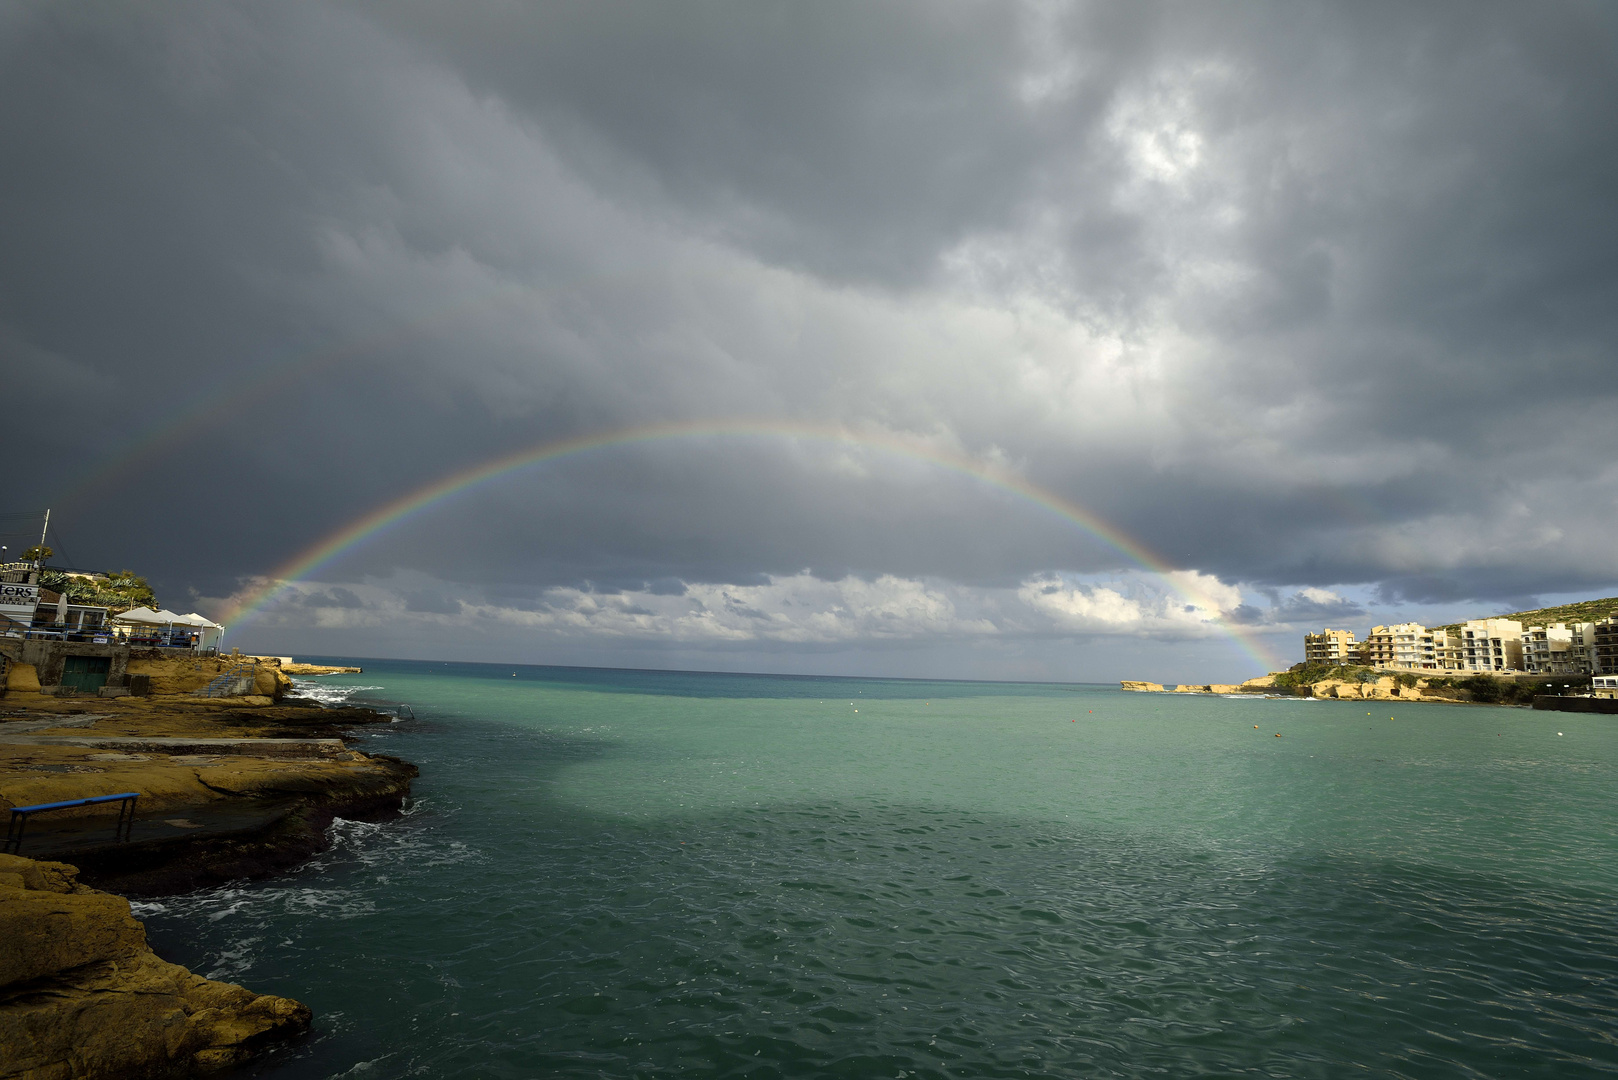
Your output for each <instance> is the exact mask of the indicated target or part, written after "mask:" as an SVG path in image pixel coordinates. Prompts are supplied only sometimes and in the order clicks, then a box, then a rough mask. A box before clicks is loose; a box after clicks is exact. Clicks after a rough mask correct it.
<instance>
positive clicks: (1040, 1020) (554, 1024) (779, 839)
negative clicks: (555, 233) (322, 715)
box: [138, 661, 1618, 1080]
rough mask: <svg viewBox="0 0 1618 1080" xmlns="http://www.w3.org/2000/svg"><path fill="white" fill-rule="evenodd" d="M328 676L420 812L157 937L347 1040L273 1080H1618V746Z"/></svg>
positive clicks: (917, 703)
mask: <svg viewBox="0 0 1618 1080" xmlns="http://www.w3.org/2000/svg"><path fill="white" fill-rule="evenodd" d="M513 672H515V673H516V674H515V677H513ZM311 682H312V683H315V684H318V686H319V687H320V692H321V693H323V694H325V695H327V696H328V697H330V698H333V699H336V698H341V697H343V696H345V695H348V694H352V700H355V701H362V702H363V701H371V702H396V701H403V702H408V703H409V704H410V705H411V706H412V707H413V709H414V712H415V714H416V716H417V717H418V718H419V719H417V720H415V721H406V722H402V723H399V724H395V725H392V726H390V727H389V728H388V729H387V730H386V731H383V732H380V733H374V734H372V735H371V736H370V737H369V738H368V739H367V740H366V745H365V749H368V750H373V751H380V752H385V753H390V754H396V755H399V756H401V757H405V758H408V759H409V760H412V761H414V762H416V763H418V764H419V765H420V766H421V769H422V776H421V779H420V781H418V783H417V785H416V793H417V798H416V800H415V802H414V804H413V805H412V807H411V809H410V811H409V813H408V814H407V815H406V816H405V818H404V819H402V820H400V821H397V822H393V823H389V824H385V825H364V824H357V823H339V824H338V826H337V841H338V842H337V844H336V846H335V847H334V849H333V850H332V851H331V852H330V853H329V854H328V855H326V856H325V857H323V858H322V859H321V860H320V861H319V862H318V863H316V864H314V865H312V866H310V867H307V868H306V869H304V870H303V871H301V872H298V873H295V874H292V875H289V876H287V877H284V878H280V879H277V880H275V881H270V882H264V883H259V884H253V885H247V886H243V887H237V888H226V889H220V890H215V891H211V892H206V893H200V894H195V895H192V896H188V897H180V898H172V899H167V900H163V901H161V902H158V903H154V904H145V905H138V910H139V911H140V913H141V914H142V915H143V916H144V917H145V918H146V920H147V925H148V927H149V930H150V934H151V938H152V941H153V944H154V946H155V947H156V948H157V949H158V950H159V952H161V953H162V954H164V955H165V956H168V957H169V958H171V959H174V960H176V961H178V962H181V963H184V964H187V965H189V966H190V967H192V968H193V969H195V970H197V971H198V972H200V973H203V974H207V975H209V976H212V977H214V978H224V979H229V980H232V981H238V982H242V983H245V984H246V985H248V986H250V987H252V988H253V989H255V990H258V991H264V992H273V993H279V994H286V995H290V996H294V997H297V998H300V999H301V1000H303V1001H306V1002H308V1003H309V1005H310V1006H312V1007H313V1009H314V1010H315V1014H316V1025H317V1031H316V1034H315V1035H314V1036H313V1037H312V1038H311V1039H310V1040H308V1041H307V1042H305V1043H304V1044H302V1045H301V1046H299V1047H297V1048H294V1049H293V1050H291V1051H290V1052H287V1053H283V1054H282V1055H280V1056H279V1057H277V1058H275V1059H273V1060H271V1061H270V1062H268V1063H267V1064H265V1065H263V1066H261V1067H260V1068H259V1069H258V1070H257V1074H258V1075H261V1076H266V1077H275V1078H278V1080H279V1078H286V1080H292V1078H304V1077H333V1076H343V1077H367V1078H382V1077H405V1076H428V1077H439V1076H444V1077H449V1076H456V1077H459V1076H467V1077H483V1076H487V1077H539V1076H577V1077H664V1076H674V1075H681V1076H693V1077H717V1076H746V1077H759V1078H765V1077H819V1076H828V1077H830V1076H835V1077H896V1078H901V1077H922V1078H926V1077H967V1076H971V1077H999V1076H1005V1077H1047V1076H1049V1077H1072V1076H1146V1075H1157V1076H1193V1075H1204V1074H1209V1075H1232V1076H1233V1075H1251V1076H1319V1077H1340V1076H1345V1075H1350V1074H1360V1075H1376V1076H1408V1077H1435V1076H1477V1077H1515V1076H1547V1077H1548V1076H1557V1077H1562V1076H1579V1075H1594V1074H1607V1073H1614V1072H1618V1045H1615V1035H1618V859H1615V854H1618V841H1615V839H1614V836H1613V823H1614V813H1613V809H1612V807H1613V795H1614V787H1613V781H1614V769H1615V766H1618V720H1615V719H1614V718H1604V717H1599V716H1590V717H1585V716H1580V715H1577V714H1554V713H1533V712H1527V711H1522V710H1513V709H1487V708H1466V707H1461V706H1439V705H1420V706H1391V705H1390V704H1388V703H1376V704H1373V703H1367V704H1365V705H1358V706H1356V705H1354V704H1352V703H1346V702H1305V701H1265V700H1227V699H1223V698H1174V697H1168V696H1164V695H1143V694H1126V693H1122V692H1119V691H1117V690H1114V689H1110V688H1104V687H1073V686H1042V685H1017V684H986V683H927V682H909V681H883V680H868V679H806V678H786V677H782V678H773V677H762V676H738V675H696V674H690V675H687V674H670V673H654V672H614V671H598V670H586V669H563V668H510V667H498V668H497V667H491V666H487V665H471V664H448V665H446V664H427V663H406V662H378V661H367V662H366V673H365V674H364V675H361V676H353V677H342V678H324V679H319V680H311ZM1367 708H1370V709H1371V710H1372V711H1371V712H1370V713H1369V714H1367V711H1366V710H1367ZM1254 725H1257V727H1256V728H1255V727H1254ZM1559 732H1560V733H1561V734H1558V733H1559ZM1277 733H1280V734H1281V735H1282V738H1279V739H1278V738H1276V737H1275V736H1276V734H1277Z"/></svg>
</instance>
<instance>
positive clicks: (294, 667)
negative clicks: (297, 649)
mask: <svg viewBox="0 0 1618 1080" xmlns="http://www.w3.org/2000/svg"><path fill="white" fill-rule="evenodd" d="M280 668H281V670H282V671H284V672H286V673H287V674H288V675H363V674H365V669H364V668H360V667H338V666H335V665H332V664H288V663H286V662H284V661H283V662H282V663H281V665H280Z"/></svg>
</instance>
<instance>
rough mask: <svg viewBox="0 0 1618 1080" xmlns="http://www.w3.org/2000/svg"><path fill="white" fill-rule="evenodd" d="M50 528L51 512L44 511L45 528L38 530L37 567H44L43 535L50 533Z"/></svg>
mask: <svg viewBox="0 0 1618 1080" xmlns="http://www.w3.org/2000/svg"><path fill="white" fill-rule="evenodd" d="M50 527H51V512H50V511H49V510H46V511H45V527H44V528H43V529H40V530H39V565H40V566H41V567H44V565H45V534H46V533H47V532H49V531H50Z"/></svg>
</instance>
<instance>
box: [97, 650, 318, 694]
mask: <svg viewBox="0 0 1618 1080" xmlns="http://www.w3.org/2000/svg"><path fill="white" fill-rule="evenodd" d="M244 659H245V658H244V657H240V656H235V657H232V656H222V657H213V656H203V657H183V658H173V657H162V656H140V655H136V656H132V657H130V660H129V674H131V675H144V676H146V677H147V679H148V680H149V681H148V685H149V686H150V687H151V692H152V694H153V695H155V696H159V697H162V696H178V695H186V694H191V693H194V692H195V691H197V690H201V689H202V688H203V687H205V686H207V685H208V684H209V683H210V682H212V681H213V680H214V679H215V678H217V677H218V676H219V675H222V674H224V673H225V672H227V671H230V670H233V669H235V668H237V666H238V665H239V664H241V663H242V662H243V660H244ZM245 673H246V672H245V671H244V674H245ZM252 676H253V686H252V696H255V697H264V698H269V699H270V700H271V701H279V700H280V699H281V695H283V694H285V693H286V692H287V691H289V690H291V689H292V679H291V677H290V676H288V675H287V674H285V673H284V672H283V671H282V670H281V669H280V668H279V667H278V666H276V665H274V664H257V665H255V666H254V667H253V668H252Z"/></svg>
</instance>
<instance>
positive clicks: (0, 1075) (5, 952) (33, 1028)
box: [0, 855, 310, 1080]
mask: <svg viewBox="0 0 1618 1080" xmlns="http://www.w3.org/2000/svg"><path fill="white" fill-rule="evenodd" d="M77 873H78V872H77V870H76V869H75V868H74V867H72V866H68V865H67V864H65V863H54V862H36V861H34V860H32V859H24V858H19V857H17V856H15V855H0V1048H3V1049H4V1051H5V1053H4V1055H3V1056H0V1080H70V1078H84V1080H98V1078H102V1077H106V1078H109V1080H111V1078H118V1080H125V1078H140V1077H152V1078H156V1077H185V1076H194V1075H198V1074H202V1073H210V1072H217V1071H218V1070H220V1069H225V1068H230V1067H232V1066H236V1065H240V1064H242V1063H244V1062H246V1061H247V1060H248V1059H250V1058H252V1057H253V1056H254V1055H256V1054H258V1053H259V1052H260V1051H262V1050H263V1049H265V1048H266V1047H267V1046H269V1045H271V1044H273V1043H275V1042H276V1041H279V1040H282V1039H286V1038H290V1037H292V1036H296V1035H299V1034H301V1033H302V1032H304V1031H307V1030H308V1028H309V1020H310V1014H309V1009H308V1008H307V1007H306V1006H304V1005H302V1004H300V1003H299V1002H296V1001H292V1000H290V999H288V998H280V997H271V996H268V995H261V994H254V993H252V992H251V991H249V990H245V989H243V988H242V987H240V986H235V985H233V984H230V983H221V982H213V981H211V980H209V979H204V978H202V977H200V976H197V975H193V974H191V972H189V971H187V970H186V969H185V968H183V967H180V966H179V965H178V964H170V963H167V962H165V961H164V960H162V959H160V958H158V956H157V955H156V954H154V953H153V952H152V951H151V950H150V949H149V948H147V946H146V931H145V928H144V927H143V926H142V925H141V924H140V922H139V921H138V920H136V919H135V918H134V917H133V916H132V915H131V914H130V911H129V902H128V901H126V900H124V899H122V898H121V897H117V896H112V895H110V894H108V893H103V892H97V891H95V890H94V889H91V888H89V887H87V886H85V885H82V884H80V883H79V882H78V881H77V880H76V878H77Z"/></svg>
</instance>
